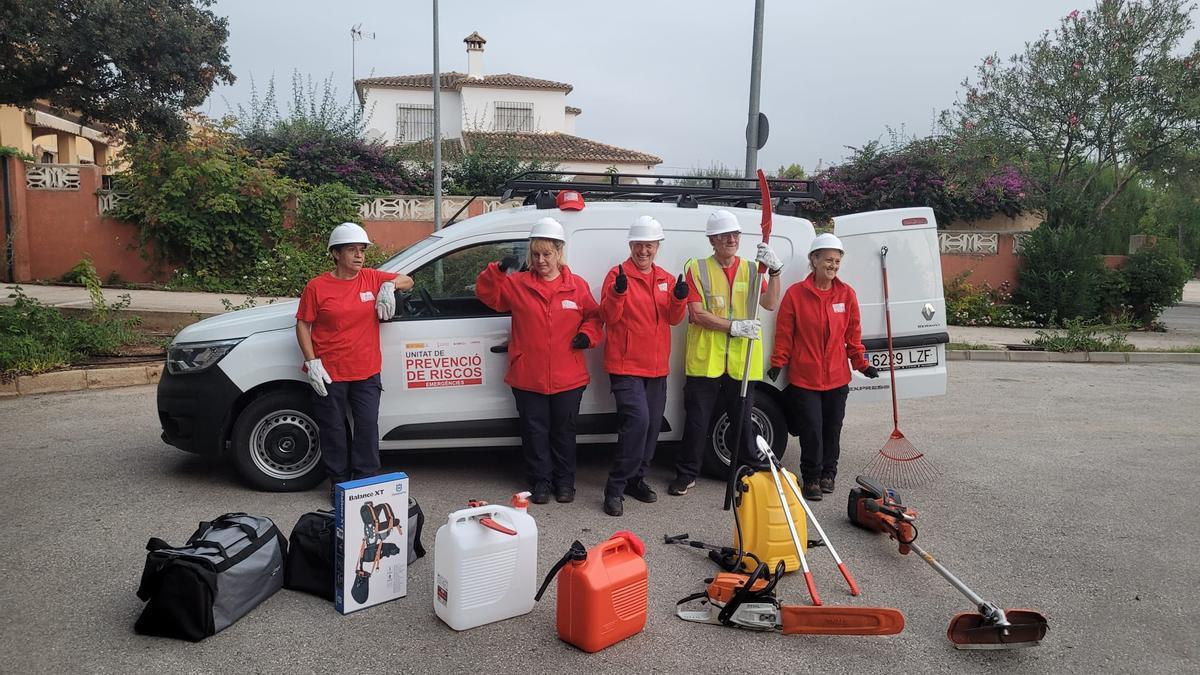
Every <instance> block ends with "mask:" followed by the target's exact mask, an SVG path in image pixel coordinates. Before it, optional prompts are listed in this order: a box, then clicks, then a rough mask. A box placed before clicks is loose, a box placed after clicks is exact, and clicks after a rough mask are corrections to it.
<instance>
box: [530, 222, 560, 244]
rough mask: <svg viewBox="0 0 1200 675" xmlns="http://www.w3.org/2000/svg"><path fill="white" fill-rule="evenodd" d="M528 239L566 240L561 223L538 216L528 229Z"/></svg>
mask: <svg viewBox="0 0 1200 675" xmlns="http://www.w3.org/2000/svg"><path fill="white" fill-rule="evenodd" d="M529 238H530V239H556V240H558V241H566V240H567V234H566V232H565V231H564V230H563V226H562V223H560V222H558V221H557V220H555V219H553V218H539V219H538V221H537V222H536V223H534V224H533V227H532V228H531V229H530V230H529Z"/></svg>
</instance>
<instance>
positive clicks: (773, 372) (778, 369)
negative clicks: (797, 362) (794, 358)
mask: <svg viewBox="0 0 1200 675" xmlns="http://www.w3.org/2000/svg"><path fill="white" fill-rule="evenodd" d="M782 372H783V366H771V369H770V370H768V371H767V377H768V378H770V379H771V380H772V381H774V380H775V378H777V377H779V373H782Z"/></svg>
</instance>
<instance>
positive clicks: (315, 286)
mask: <svg viewBox="0 0 1200 675" xmlns="http://www.w3.org/2000/svg"><path fill="white" fill-rule="evenodd" d="M370 245H371V240H370V239H368V238H367V232H366V230H364V229H363V228H362V227H361V226H359V225H356V224H354V223H342V224H341V225H338V226H337V227H335V228H333V232H331V233H330V235H329V253H330V255H332V256H333V262H334V269H333V271H332V272H326V273H324V274H322V275H320V276H318V277H316V278H314V279H312V280H311V281H309V282H308V284H307V285H306V286H305V287H304V292H303V293H302V294H301V295H300V306H299V308H297V310H296V341H297V342H299V343H300V351H301V352H303V354H304V370H305V371H307V372H308V381H309V384H311V385H312V388H313V393H314V396H313V416H314V417H316V421H317V426H318V428H319V433H320V437H321V461H322V462H323V463H324V465H325V472H326V473H327V474H328V475H329V498H330V501H331V502H332V500H333V491H334V485H336V484H337V483H340V482H342V481H347V480H351V479H354V478H362V477H364V476H371V475H374V474H375V473H376V472H378V471H379V392H380V391H382V387H381V386H380V383H379V370H380V366H381V361H382V357H381V356H380V353H379V322H380V321H386V320H387V319H390V318H392V316H393V315H394V314H395V313H396V296H395V291H396V289H400V290H402V291H406V290H408V289H410V288H412V286H413V280H412V279H411V278H409V277H407V276H405V275H403V274H395V273H393V272H381V271H379V270H374V269H370V268H366V269H364V268H363V263H364V256H365V252H366V249H367V247H368V246H370ZM347 417H350V418H352V419H353V420H354V427H353V428H354V440H353V443H352V444H351V445H350V446H349V447H347V443H346V438H347V428H346V419H347Z"/></svg>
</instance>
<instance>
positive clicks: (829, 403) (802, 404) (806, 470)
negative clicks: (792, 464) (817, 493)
mask: <svg viewBox="0 0 1200 675" xmlns="http://www.w3.org/2000/svg"><path fill="white" fill-rule="evenodd" d="M849 394H850V385H843V386H841V387H838V388H837V389H829V390H827V391H815V390H812V389H804V388H802V387H797V386H794V385H789V386H788V388H787V394H786V398H787V406H788V414H789V415H790V416H791V418H792V423H791V426H792V428H794V429H796V431H798V432H799V436H800V476H801V477H802V478H803V479H804V482H805V483H815V482H816V481H817V480H819V479H821V478H834V477H836V476H837V465H838V458H839V457H840V456H841V454H842V419H843V418H844V417H845V416H846V397H847V396H848V395H849Z"/></svg>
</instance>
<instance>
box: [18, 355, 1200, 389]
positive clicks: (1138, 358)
mask: <svg viewBox="0 0 1200 675" xmlns="http://www.w3.org/2000/svg"><path fill="white" fill-rule="evenodd" d="M946 360H947V361H1007V362H1010V363H1109V364H1113V363H1119V364H1139V363H1181V364H1187V365H1198V366H1200V353H1192V352H1039V351H1006V350H1001V349H949V350H946ZM163 365H164V364H162V363H149V364H139V365H135V366H115V367H107V368H106V367H97V368H80V369H76V370H58V371H55V372H52V373H42V374H41V375H22V376H20V377H18V378H17V379H15V380H13V381H11V382H0V398H7V397H11V396H33V395H36V394H52V393H59V392H64V391H82V390H84V389H113V388H115V387H135V386H138V385H141V384H157V383H158V378H159V377H160V376H162V370H163Z"/></svg>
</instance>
